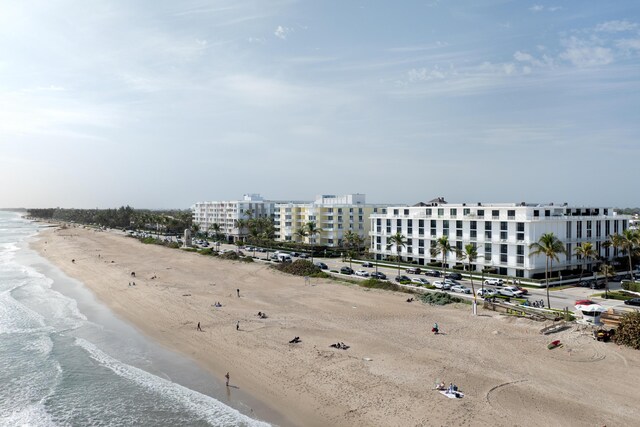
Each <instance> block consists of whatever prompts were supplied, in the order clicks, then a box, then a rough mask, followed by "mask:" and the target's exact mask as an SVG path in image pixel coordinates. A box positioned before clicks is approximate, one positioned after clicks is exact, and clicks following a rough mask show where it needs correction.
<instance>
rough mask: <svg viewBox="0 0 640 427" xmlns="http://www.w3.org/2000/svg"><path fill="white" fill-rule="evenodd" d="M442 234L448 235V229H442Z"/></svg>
mask: <svg viewBox="0 0 640 427" xmlns="http://www.w3.org/2000/svg"><path fill="white" fill-rule="evenodd" d="M442 235H443V236H449V229H448V228H445V229H444V230H442Z"/></svg>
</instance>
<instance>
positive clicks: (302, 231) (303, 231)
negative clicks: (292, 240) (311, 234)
mask: <svg viewBox="0 0 640 427" xmlns="http://www.w3.org/2000/svg"><path fill="white" fill-rule="evenodd" d="M293 234H294V236H295V237H296V238H299V239H300V243H302V242H304V238H305V237H307V235H308V234H307V230H306V229H305V228H304V227H303V228H298V229H297V230H296V232H295V233H293Z"/></svg>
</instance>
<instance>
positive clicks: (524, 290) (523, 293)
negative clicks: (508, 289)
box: [516, 286, 529, 295]
mask: <svg viewBox="0 0 640 427" xmlns="http://www.w3.org/2000/svg"><path fill="white" fill-rule="evenodd" d="M516 288H518V290H519V291H520V292H522V295H529V290H528V289H527V288H523V287H522V286H516Z"/></svg>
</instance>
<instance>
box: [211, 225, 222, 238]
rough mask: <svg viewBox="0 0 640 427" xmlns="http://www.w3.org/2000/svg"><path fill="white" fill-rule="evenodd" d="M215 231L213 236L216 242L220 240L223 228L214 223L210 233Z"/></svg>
mask: <svg viewBox="0 0 640 427" xmlns="http://www.w3.org/2000/svg"><path fill="white" fill-rule="evenodd" d="M211 230H213V236H214V238H215V240H216V241H218V240H220V230H222V228H221V227H220V224H218V223H217V222H214V223H213V224H211V226H209V231H211Z"/></svg>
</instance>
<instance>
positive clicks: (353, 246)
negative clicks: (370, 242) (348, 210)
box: [343, 230, 364, 268]
mask: <svg viewBox="0 0 640 427" xmlns="http://www.w3.org/2000/svg"><path fill="white" fill-rule="evenodd" d="M343 243H344V244H345V246H346V248H347V254H348V255H349V268H351V260H352V259H353V253H354V251H355V253H356V255H358V254H359V253H360V248H361V247H362V244H363V243H364V239H363V238H362V237H360V236H359V235H358V234H357V233H354V232H353V231H351V230H349V231H347V232H346V233H345V234H344V238H343Z"/></svg>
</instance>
